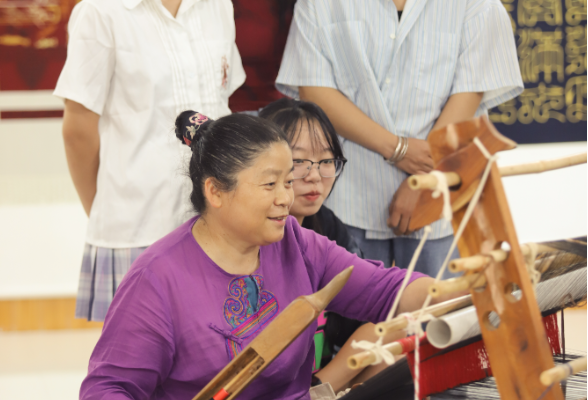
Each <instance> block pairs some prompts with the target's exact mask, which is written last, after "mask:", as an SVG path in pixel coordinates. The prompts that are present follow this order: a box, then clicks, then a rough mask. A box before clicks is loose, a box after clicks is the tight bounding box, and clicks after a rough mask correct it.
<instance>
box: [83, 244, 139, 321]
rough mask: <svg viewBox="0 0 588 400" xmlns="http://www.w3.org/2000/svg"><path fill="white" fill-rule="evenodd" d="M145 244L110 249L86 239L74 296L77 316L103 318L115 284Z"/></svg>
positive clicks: (98, 319)
mask: <svg viewBox="0 0 588 400" xmlns="http://www.w3.org/2000/svg"><path fill="white" fill-rule="evenodd" d="M146 248H147V247H135V248H129V249H110V248H104V247H96V246H93V245H91V244H88V243H86V246H85V247H84V257H83V259H82V269H81V271H80V281H79V285H78V296H77V299H76V318H84V319H87V320H88V321H104V318H106V312H107V311H108V307H109V306H110V303H111V302H112V298H113V297H114V293H115V292H116V288H118V285H119V284H120V282H121V281H122V279H123V277H124V276H125V274H126V273H127V271H128V270H129V268H131V264H133V262H134V261H135V260H136V259H137V257H139V255H141V253H142V252H143V251H145V249H146Z"/></svg>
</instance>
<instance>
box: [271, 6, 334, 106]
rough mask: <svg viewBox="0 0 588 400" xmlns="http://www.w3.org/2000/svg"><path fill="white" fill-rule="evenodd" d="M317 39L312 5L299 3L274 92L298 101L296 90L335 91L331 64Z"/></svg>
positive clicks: (315, 20) (318, 33)
mask: <svg viewBox="0 0 588 400" xmlns="http://www.w3.org/2000/svg"><path fill="white" fill-rule="evenodd" d="M320 35H321V30H320V28H319V27H318V26H317V19H316V12H315V9H314V4H313V2H312V1H306V0H298V2H297V3H296V6H295V9H294V19H293V20H292V25H291V26H290V32H289V33H288V41H287V42H286V48H285V49H284V55H283V57H282V64H281V65H280V72H279V73H278V77H277V79H276V87H277V89H278V90H279V91H280V92H282V93H284V94H285V95H286V96H290V97H294V98H297V97H298V87H299V86H323V87H331V88H334V89H337V83H336V81H335V76H334V72H333V66H332V64H331V60H329V59H328V57H327V56H325V54H324V52H323V51H322V50H321V40H320Z"/></svg>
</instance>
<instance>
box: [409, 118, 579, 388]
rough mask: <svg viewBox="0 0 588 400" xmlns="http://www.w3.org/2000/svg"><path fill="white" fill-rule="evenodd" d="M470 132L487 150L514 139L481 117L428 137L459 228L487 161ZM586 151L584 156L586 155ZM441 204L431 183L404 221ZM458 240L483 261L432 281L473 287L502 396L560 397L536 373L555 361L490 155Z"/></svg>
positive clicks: (427, 178)
mask: <svg viewBox="0 0 588 400" xmlns="http://www.w3.org/2000/svg"><path fill="white" fill-rule="evenodd" d="M474 138H477V140H479V141H480V142H481V143H482V145H483V147H485V148H486V150H487V151H488V152H489V153H490V154H492V155H493V154H495V153H497V152H498V151H502V150H509V149H513V148H514V147H515V146H516V143H515V142H513V141H512V140H510V139H508V138H506V137H504V136H502V135H501V134H500V133H499V132H498V131H497V130H496V129H495V127H494V126H493V125H492V123H491V122H490V121H489V120H488V119H487V118H486V117H480V118H477V119H474V120H471V121H467V122H463V123H459V124H454V125H449V126H448V127H447V128H445V129H441V130H437V131H435V132H432V133H431V134H430V135H429V138H428V141H429V144H430V146H431V153H432V157H433V159H434V161H435V165H436V170H438V171H442V172H446V173H448V174H446V177H447V178H448V184H449V185H452V187H451V191H450V198H451V206H452V211H453V220H452V223H453V226H454V230H456V231H457V229H458V226H459V225H460V223H461V221H462V219H463V217H464V214H465V209H466V206H467V204H468V202H469V201H470V199H471V198H472V196H473V194H474V192H475V190H476V188H477V187H478V184H479V183H480V180H481V177H482V174H483V172H484V169H485V167H486V165H487V163H488V159H487V158H486V156H485V155H484V154H483V153H482V150H481V149H480V147H479V146H478V145H476V144H475V143H474ZM583 159H584V162H585V159H586V156H585V155H583ZM456 177H457V179H456ZM431 178H433V179H431ZM410 179H412V180H413V182H411V183H413V184H412V185H411V186H413V187H414V186H417V185H421V186H420V187H428V188H431V187H432V186H433V184H432V183H434V184H435V186H436V178H435V177H434V176H433V175H422V176H414V177H411V178H410ZM415 183H416V184H415ZM442 208H443V198H442V197H437V198H434V197H433V196H432V191H430V190H422V192H421V194H420V197H419V200H418V202H417V204H416V207H415V209H414V211H413V217H412V219H411V221H410V225H409V229H410V230H417V229H420V228H422V227H424V226H426V225H429V224H430V223H432V222H434V221H436V220H437V219H439V217H440V215H441V212H442ZM505 244H507V245H508V246H507V247H508V248H510V251H509V252H508V256H507V257H506V258H505V259H503V260H497V259H495V258H493V257H487V256H488V255H490V253H491V252H492V251H495V250H498V249H500V248H501V247H504V245H505ZM458 248H459V251H460V254H461V256H462V257H473V256H478V255H483V256H485V257H486V258H487V259H488V261H487V262H486V263H485V266H484V267H483V268H480V269H477V270H476V269H474V270H471V269H470V270H467V271H466V272H465V273H464V276H463V277H461V278H456V279H453V280H450V282H447V283H446V284H444V282H439V284H438V285H437V287H438V288H442V290H441V291H444V292H450V291H452V290H455V291H457V290H461V289H460V288H461V287H463V286H464V285H465V286H466V287H469V288H470V292H471V295H472V301H473V303H474V305H475V307H476V311H477V315H478V320H479V322H480V327H481V330H482V337H483V339H484V343H485V346H486V350H487V352H488V356H489V359H490V363H491V365H492V370H493V372H494V376H495V378H496V383H497V386H498V390H499V392H500V396H501V398H503V399H528V400H536V399H539V398H541V396H544V397H543V399H554V400H560V399H563V393H562V391H561V388H560V387H559V386H558V385H554V386H553V387H552V388H551V389H550V390H548V391H547V392H546V393H545V391H546V388H545V386H544V385H543V384H542V383H541V381H540V376H541V374H542V373H543V372H544V371H547V370H549V369H551V368H553V367H554V362H553V358H552V353H551V349H550V347H549V344H548V341H547V337H546V334H545V329H544V327H543V324H542V320H541V313H540V311H539V308H538V306H537V301H536V298H535V292H534V290H533V286H532V284H531V280H530V278H529V274H528V272H527V266H526V264H525V260H524V258H523V253H522V251H521V248H520V246H519V241H518V238H517V234H516V231H515V228H514V224H513V221H512V217H511V214H510V209H509V207H508V202H507V200H506V195H505V192H504V188H503V186H502V180H501V171H500V170H499V169H498V167H497V166H496V164H495V163H493V165H492V166H491V170H490V174H489V176H488V180H487V182H486V184H485V187H484V188H483V192H482V195H481V197H480V199H479V202H478V204H477V205H476V208H475V210H474V212H473V214H472V216H471V218H470V220H469V222H468V224H467V225H466V227H465V230H464V231H463V235H462V237H461V239H460V240H459V242H458ZM456 283H458V284H457V285H456ZM484 284H485V285H484ZM474 287H478V288H477V289H474ZM514 288H520V290H521V292H522V297H521V298H520V299H519V298H517V297H515V296H513V295H512V292H513V289H514ZM493 314H495V315H497V316H498V317H499V324H498V325H497V324H496V323H495V322H493V321H492V320H491V318H490V317H491V315H493ZM496 325H497V326H496Z"/></svg>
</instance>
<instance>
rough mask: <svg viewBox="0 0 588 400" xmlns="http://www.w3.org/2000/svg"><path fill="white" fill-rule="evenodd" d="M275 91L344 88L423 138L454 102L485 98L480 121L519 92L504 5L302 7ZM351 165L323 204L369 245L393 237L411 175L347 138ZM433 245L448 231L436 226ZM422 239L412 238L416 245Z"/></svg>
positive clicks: (372, 1) (492, 1)
mask: <svg viewBox="0 0 588 400" xmlns="http://www.w3.org/2000/svg"><path fill="white" fill-rule="evenodd" d="M276 83H277V88H278V89H279V90H280V91H281V92H283V93H284V94H286V95H288V96H291V97H295V98H296V97H298V87H299V86H322V87H331V88H335V89H338V90H340V91H341V92H342V93H343V94H344V95H345V96H346V97H347V98H349V99H350V100H352V101H353V102H354V103H355V105H356V106H357V107H359V108H360V109H361V110H362V111H363V112H364V113H365V114H367V115H368V116H369V117H370V118H371V119H373V120H374V121H376V122H377V123H378V124H380V125H381V126H383V127H384V128H386V129H387V130H388V131H390V132H392V133H394V134H396V135H400V136H406V137H411V138H417V139H426V138H427V136H428V134H429V131H430V130H431V128H432V127H433V125H434V123H435V121H436V120H437V118H438V117H439V115H440V113H441V111H442V109H443V107H444V105H445V103H446V102H447V100H448V98H449V96H451V95H453V94H455V93H463V92H484V96H483V99H482V103H481V105H480V108H479V109H478V110H477V115H481V114H484V113H487V110H488V109H489V108H491V107H494V106H496V105H498V104H501V103H503V102H505V101H507V100H509V99H511V98H513V97H515V96H517V95H518V94H520V93H521V92H522V91H523V82H522V79H521V74H520V71H519V64H518V59H517V54H516V48H515V42H514V36H513V33H512V27H511V24H510V20H509V17H508V15H507V13H506V10H505V9H504V7H503V6H502V4H501V3H500V0H428V1H427V0H408V1H407V3H406V6H405V9H404V11H403V13H402V18H401V20H400V22H399V21H398V11H397V10H396V7H395V5H394V2H393V1H391V0H298V2H297V4H296V8H295V12H294V20H293V22H292V26H291V28H290V34H289V37H288V43H287V45H286V49H285V52H284V57H283V59H282V65H281V68H280V73H279V75H278V78H277V82H276ZM343 151H344V152H345V157H346V158H347V159H348V160H349V163H348V164H347V168H346V169H345V172H344V173H343V174H342V175H341V177H340V178H339V181H338V182H337V184H336V185H335V188H334V189H333V193H332V194H331V196H330V198H329V200H328V201H327V205H328V207H329V208H331V209H332V210H333V211H334V212H335V213H336V214H337V216H338V217H339V218H341V220H343V222H345V223H346V224H348V225H351V226H355V227H358V228H362V229H365V230H366V231H367V233H366V238H368V239H388V238H392V237H394V233H393V232H392V230H391V229H390V228H388V226H387V225H386V219H387V218H388V207H389V205H390V201H391V199H392V196H393V194H394V192H395V191H396V189H397V188H398V186H399V185H400V183H401V182H402V181H403V180H404V179H405V178H406V177H407V174H406V173H405V172H403V171H401V170H400V169H398V168H396V167H393V166H390V165H388V164H387V163H386V162H385V161H384V159H383V158H382V156H381V155H379V154H377V153H375V152H372V151H370V150H368V149H366V148H364V147H362V146H360V145H358V144H356V143H354V142H351V141H349V140H344V139H343ZM432 228H433V232H432V236H431V238H433V239H435V238H442V237H446V236H448V235H450V234H451V233H452V228H451V226H450V225H449V224H444V223H443V222H441V221H439V222H437V223H435V224H434V225H433V226H432ZM420 236H421V232H414V233H412V234H411V235H410V237H413V238H419V237H420Z"/></svg>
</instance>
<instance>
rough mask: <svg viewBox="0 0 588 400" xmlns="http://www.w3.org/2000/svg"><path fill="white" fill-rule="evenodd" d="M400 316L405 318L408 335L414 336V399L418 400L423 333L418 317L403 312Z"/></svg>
mask: <svg viewBox="0 0 588 400" xmlns="http://www.w3.org/2000/svg"><path fill="white" fill-rule="evenodd" d="M402 316H403V317H404V318H406V321H407V322H408V325H407V326H406V331H407V333H408V334H409V335H411V334H413V335H414V336H415V338H414V339H415V342H414V400H420V392H421V390H420V389H421V387H420V378H421V376H420V353H419V342H420V341H421V337H422V335H423V329H422V328H421V323H420V321H419V320H418V319H415V318H414V317H413V316H412V314H410V313H403V314H402Z"/></svg>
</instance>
